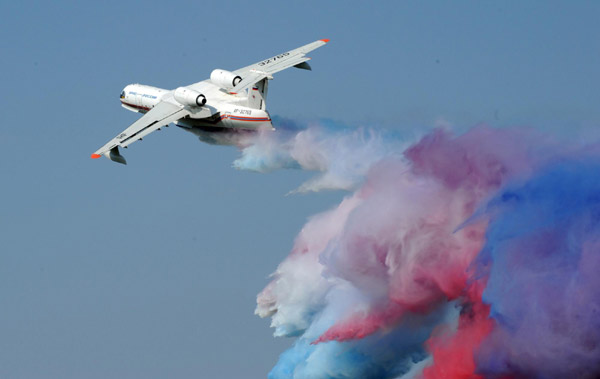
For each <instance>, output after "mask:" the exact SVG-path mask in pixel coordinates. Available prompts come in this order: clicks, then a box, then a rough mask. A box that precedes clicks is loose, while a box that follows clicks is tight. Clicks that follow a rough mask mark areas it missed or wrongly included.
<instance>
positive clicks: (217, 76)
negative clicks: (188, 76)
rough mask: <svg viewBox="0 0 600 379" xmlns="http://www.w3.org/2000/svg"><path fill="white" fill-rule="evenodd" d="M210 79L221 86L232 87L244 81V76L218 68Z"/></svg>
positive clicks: (211, 74)
mask: <svg viewBox="0 0 600 379" xmlns="http://www.w3.org/2000/svg"><path fill="white" fill-rule="evenodd" d="M210 81H211V82H213V83H214V84H216V85H218V86H219V87H221V88H225V89H231V88H233V87H235V86H236V85H237V84H238V83H239V82H241V81H242V77H241V76H239V75H236V74H234V73H233V72H231V71H226V70H221V69H216V70H213V72H211V73H210Z"/></svg>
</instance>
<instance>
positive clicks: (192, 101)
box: [173, 87, 206, 107]
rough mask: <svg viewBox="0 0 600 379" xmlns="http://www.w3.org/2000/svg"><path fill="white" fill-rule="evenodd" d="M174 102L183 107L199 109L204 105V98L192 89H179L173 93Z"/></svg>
mask: <svg viewBox="0 0 600 379" xmlns="http://www.w3.org/2000/svg"><path fill="white" fill-rule="evenodd" d="M173 96H174V97H175V100H177V101H178V102H179V103H181V104H183V105H190V106H192V107H201V106H203V105H204V104H206V97H204V95H203V94H201V93H200V92H198V91H194V90H193V89H189V88H185V87H179V88H177V89H176V90H175V92H174V93H173Z"/></svg>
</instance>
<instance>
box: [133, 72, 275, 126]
mask: <svg viewBox="0 0 600 379" xmlns="http://www.w3.org/2000/svg"><path fill="white" fill-rule="evenodd" d="M194 90H196V91H199V92H200V91H201V92H202V94H203V95H204V96H206V98H209V99H210V106H207V111H208V112H199V113H198V114H194V115H190V116H188V117H186V118H182V119H180V120H179V121H177V122H176V125H177V126H180V127H183V128H186V129H192V128H201V129H204V130H207V129H208V130H210V129H215V130H223V129H244V130H258V129H273V125H272V124H271V117H270V115H269V112H267V111H266V110H265V109H254V108H249V107H248V106H247V104H248V97H249V96H252V92H253V91H257V89H251V90H249V95H248V96H246V95H239V94H236V93H230V92H226V91H224V90H223V89H221V88H220V87H218V86H216V85H213V84H212V83H210V82H207V81H205V82H200V83H196V84H195V85H194ZM171 93H173V91H171V90H166V89H162V88H157V87H152V86H147V85H143V84H130V85H128V86H126V87H125V88H124V89H123V91H122V92H121V105H122V106H123V108H125V109H127V110H130V111H132V112H140V113H146V112H148V111H150V110H151V109H152V108H154V106H156V104H158V103H159V102H160V101H161V99H162V98H163V97H164V96H165V95H167V94H171Z"/></svg>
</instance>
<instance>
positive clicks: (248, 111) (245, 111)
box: [233, 108, 252, 116]
mask: <svg viewBox="0 0 600 379" xmlns="http://www.w3.org/2000/svg"><path fill="white" fill-rule="evenodd" d="M233 113H236V114H245V115H248V116H250V115H252V111H251V110H250V109H239V108H235V109H234V110H233Z"/></svg>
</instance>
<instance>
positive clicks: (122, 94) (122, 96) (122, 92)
mask: <svg viewBox="0 0 600 379" xmlns="http://www.w3.org/2000/svg"><path fill="white" fill-rule="evenodd" d="M124 98H125V91H121V99H124Z"/></svg>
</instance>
